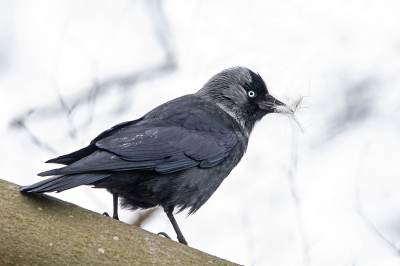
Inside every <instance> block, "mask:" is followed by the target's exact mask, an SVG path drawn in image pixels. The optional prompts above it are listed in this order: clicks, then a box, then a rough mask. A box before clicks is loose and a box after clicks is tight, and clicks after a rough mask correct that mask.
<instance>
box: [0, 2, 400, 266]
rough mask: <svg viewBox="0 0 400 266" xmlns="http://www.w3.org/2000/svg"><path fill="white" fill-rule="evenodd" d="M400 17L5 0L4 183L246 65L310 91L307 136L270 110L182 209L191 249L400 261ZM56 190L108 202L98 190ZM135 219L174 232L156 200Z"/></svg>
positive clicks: (29, 177)
mask: <svg viewBox="0 0 400 266" xmlns="http://www.w3.org/2000/svg"><path fill="white" fill-rule="evenodd" d="M399 13H400V1H398V0H379V1H377V0H376V1H375V0H347V1H338V0H320V1H316V0H305V1H293V0H279V1H278V0H271V1H262V0H258V1H237V0H235V1H233V0H232V1H221V0H193V1H177V0H165V1H157V0H129V1H128V0H115V1H99V0H79V1H77V0H68V1H67V0H58V1H50V0H29V1H28V0H25V1H24V0H17V1H13V0H0V108H1V109H0V138H1V141H0V151H1V152H0V162H1V163H0V178H2V179H5V180H9V181H11V182H14V183H17V184H21V185H28V184H31V183H34V182H37V181H40V180H41V178H40V177H37V176H36V174H37V173H38V172H41V171H44V170H47V169H50V168H54V166H55V165H46V164H44V163H43V162H44V161H46V160H47V159H50V158H53V157H56V156H58V155H61V154H65V153H69V152H72V151H74V150H76V149H79V148H82V147H84V146H85V145H86V144H88V143H89V141H90V140H91V139H93V138H94V137H95V136H96V135H97V134H99V133H100V132H101V131H103V130H105V129H107V128H109V127H111V126H113V125H115V124H117V123H119V122H123V121H127V120H133V119H136V118H139V117H140V116H141V115H143V114H144V113H146V112H147V111H149V110H151V109H152V108H154V107H156V106H157V105H159V104H161V103H163V102H165V101H167V100H170V99H173V98H175V97H178V96H181V95H184V94H189V93H194V92H196V91H197V90H198V89H200V88H201V86H202V85H203V84H204V83H205V82H206V81H207V80H208V79H209V78H210V77H211V76H212V75H214V74H216V73H217V72H219V71H221V70H223V69H225V68H228V67H231V66H236V65H242V66H246V67H248V68H250V69H252V70H253V71H255V72H258V73H260V74H261V75H262V77H263V78H264V79H265V81H266V83H267V85H268V88H269V90H270V92H271V94H272V95H274V96H275V97H277V98H278V99H280V100H282V101H289V102H290V99H292V100H293V99H295V98H297V97H299V96H303V97H304V102H303V105H302V107H303V108H302V109H301V110H299V112H298V114H297V117H298V120H299V121H300V122H301V124H302V126H303V127H304V130H305V132H304V133H301V132H300V131H299V130H298V129H297V128H296V127H295V126H294V125H293V123H292V122H291V121H290V120H288V119H287V118H286V117H283V116H282V115H277V114H271V115H268V116H266V117H265V118H264V119H263V120H262V121H261V122H260V123H259V124H258V125H257V126H256V128H255V130H254V131H253V134H252V136H251V140H250V144H249V148H248V151H247V154H246V155H245V156H244V158H243V160H242V161H241V163H240V164H239V165H238V166H237V167H236V168H235V169H234V170H233V172H232V173H231V175H230V176H229V177H228V178H227V179H226V180H225V181H224V182H223V184H222V185H221V187H220V188H219V189H218V190H217V192H216V193H215V194H214V195H213V196H212V197H211V198H210V200H209V201H208V202H207V203H206V204H205V205H204V206H203V207H202V208H201V209H200V210H199V211H198V212H197V213H196V214H194V215H193V216H190V217H188V218H186V214H185V213H181V214H178V215H177V220H178V223H179V225H180V227H181V229H182V232H183V233H184V235H185V237H186V239H187V240H188V242H189V245H190V246H191V247H194V248H196V249H199V250H202V251H204V252H207V253H210V254H213V255H216V256H219V257H221V258H225V259H227V260H230V261H233V262H237V263H240V264H244V265H324V266H329V265H335V266H337V265H343V266H345V265H380V266H389V265H399V264H400V256H399V254H400V160H399V159H400V155H399V151H400V138H399V136H400V115H399V112H400V90H399V87H400V15H399ZM52 194H53V195H54V196H56V197H59V198H61V199H64V200H67V201H70V202H73V203H75V204H78V205H80V206H82V207H84V208H87V209H90V210H93V211H95V212H98V213H102V212H104V211H108V212H109V213H111V212H112V196H111V195H110V194H108V193H106V192H104V191H101V190H95V189H90V188H88V187H82V188H75V189H71V190H69V191H65V192H63V193H60V194H54V193H52ZM139 213H140V212H138V211H137V212H133V213H132V212H129V211H120V217H121V219H122V220H123V221H124V222H129V223H132V222H133V221H134V220H135V219H136V218H137V217H138V215H139ZM0 219H1V218H0ZM142 226H143V228H144V229H146V230H148V231H151V232H153V233H158V232H160V231H164V232H166V233H168V234H169V235H170V236H173V238H174V239H175V238H176V237H175V233H174V231H173V228H172V226H171V225H170V223H169V220H168V218H167V217H166V215H165V214H164V213H163V212H162V210H157V211H156V212H155V213H153V215H152V216H151V217H150V218H149V219H147V220H146V221H145V222H144V223H143V224H142ZM105 252H107V250H106V249H105Z"/></svg>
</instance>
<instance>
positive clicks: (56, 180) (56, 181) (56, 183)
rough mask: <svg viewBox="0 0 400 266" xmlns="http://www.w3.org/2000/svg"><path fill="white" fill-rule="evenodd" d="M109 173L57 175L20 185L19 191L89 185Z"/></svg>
mask: <svg viewBox="0 0 400 266" xmlns="http://www.w3.org/2000/svg"><path fill="white" fill-rule="evenodd" d="M110 175H111V174H108V173H84V174H73V175H58V176H53V177H50V178H48V179H45V180H42V181H40V182H37V183H35V184H33V185H30V186H22V187H20V191H21V192H36V193H43V192H54V191H55V192H61V191H64V190H67V189H70V188H74V187H78V186H81V185H91V184H93V183H94V182H97V181H99V180H102V179H104V178H106V177H108V176H110Z"/></svg>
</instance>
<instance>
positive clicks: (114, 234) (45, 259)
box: [0, 179, 237, 265]
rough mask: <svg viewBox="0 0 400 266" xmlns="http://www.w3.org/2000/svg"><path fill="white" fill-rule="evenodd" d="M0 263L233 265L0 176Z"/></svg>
mask: <svg viewBox="0 0 400 266" xmlns="http://www.w3.org/2000/svg"><path fill="white" fill-rule="evenodd" d="M0 210H1V214H0V265H237V264H234V263H231V262H228V261H226V260H223V259H220V258H217V257H214V256H211V255H209V254H206V253H203V252H201V251H198V250H196V249H193V248H190V247H188V246H185V245H182V244H180V243H177V242H175V241H171V240H169V239H166V238H163V237H161V236H158V235H155V234H152V233H150V232H147V231H145V230H142V229H140V228H137V227H134V226H131V225H128V224H125V223H122V222H120V221H117V220H114V219H112V218H109V217H105V216H102V215H100V214H98V213H94V212H92V211H89V210H85V209H83V208H81V207H78V206H76V205H74V204H71V203H68V202H64V201H61V200H59V199H56V198H53V197H51V196H48V195H43V194H22V193H20V192H19V188H18V186H17V185H15V184H13V183H9V182H7V181H4V180H1V179H0Z"/></svg>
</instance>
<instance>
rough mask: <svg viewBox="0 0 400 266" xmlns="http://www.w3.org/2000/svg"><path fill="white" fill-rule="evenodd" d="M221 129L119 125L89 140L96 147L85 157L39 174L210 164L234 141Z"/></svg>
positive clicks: (168, 169) (231, 134)
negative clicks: (96, 148)
mask: <svg viewBox="0 0 400 266" xmlns="http://www.w3.org/2000/svg"><path fill="white" fill-rule="evenodd" d="M222 132H223V133H222ZM222 132H221V131H219V132H211V131H198V130H189V129H186V128H184V127H182V126H160V127H152V128H150V129H149V128H148V127H146V126H145V125H143V126H135V127H126V128H121V129H120V130H118V131H116V132H114V133H113V134H112V135H110V136H107V137H105V138H103V139H100V140H98V141H96V142H95V143H93V144H95V145H96V146H97V147H98V148H99V150H97V151H95V152H94V153H92V154H90V155H89V156H86V157H85V158H83V159H81V160H78V161H76V162H74V163H72V164H70V165H68V166H66V167H64V168H59V169H54V170H50V171H46V172H43V173H40V174H39V175H41V176H48V175H62V174H74V173H82V172H92V171H104V170H110V171H125V170H139V169H142V170H155V171H157V172H159V173H170V172H176V171H180V170H184V169H187V168H190V167H194V166H197V165H199V166H200V167H202V168H207V167H212V166H214V165H217V164H218V163H220V162H221V161H222V160H223V159H224V158H225V157H226V156H228V154H229V153H230V151H231V149H232V147H234V146H235V145H236V142H237V137H236V134H235V133H234V132H231V131H228V130H223V131H222Z"/></svg>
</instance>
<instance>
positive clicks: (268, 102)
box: [259, 94, 289, 113]
mask: <svg viewBox="0 0 400 266" xmlns="http://www.w3.org/2000/svg"><path fill="white" fill-rule="evenodd" d="M259 106H260V109H262V110H265V111H267V112H268V113H279V111H278V109H279V108H278V109H277V107H278V106H285V107H287V106H286V104H284V103H283V102H281V101H279V100H277V99H275V98H274V97H273V96H271V95H269V94H267V95H266V96H265V100H264V101H262V102H260V103H259ZM287 108H289V107H287Z"/></svg>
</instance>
